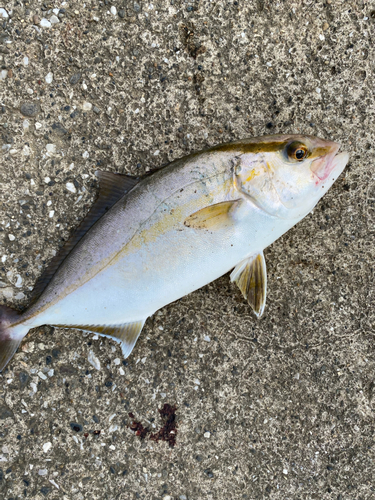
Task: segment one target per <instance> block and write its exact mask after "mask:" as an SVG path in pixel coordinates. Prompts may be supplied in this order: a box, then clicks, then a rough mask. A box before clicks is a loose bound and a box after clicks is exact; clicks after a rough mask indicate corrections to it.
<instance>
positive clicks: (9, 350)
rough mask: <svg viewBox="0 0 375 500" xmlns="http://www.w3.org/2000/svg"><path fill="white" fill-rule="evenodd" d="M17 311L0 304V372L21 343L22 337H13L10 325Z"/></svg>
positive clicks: (17, 315)
mask: <svg viewBox="0 0 375 500" xmlns="http://www.w3.org/2000/svg"><path fill="white" fill-rule="evenodd" d="M18 319H19V313H18V312H17V311H15V310H14V309H11V308H10V307H7V306H0V372H2V371H3V369H4V368H5V367H6V365H7V364H8V362H9V361H10V359H11V358H12V357H13V355H14V353H15V352H16V351H17V348H18V346H19V345H20V343H21V340H22V337H21V338H20V337H19V336H17V337H15V338H14V337H13V335H12V328H11V327H12V325H13V324H14V323H16V322H17V320H18Z"/></svg>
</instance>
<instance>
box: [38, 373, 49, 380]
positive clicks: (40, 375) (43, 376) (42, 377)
mask: <svg viewBox="0 0 375 500" xmlns="http://www.w3.org/2000/svg"><path fill="white" fill-rule="evenodd" d="M38 377H40V378H41V379H42V380H47V377H46V376H45V375H44V373H42V372H38Z"/></svg>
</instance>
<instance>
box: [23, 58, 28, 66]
mask: <svg viewBox="0 0 375 500" xmlns="http://www.w3.org/2000/svg"><path fill="white" fill-rule="evenodd" d="M23 64H24V66H27V65H28V64H29V58H28V57H27V56H25V57H24V58H23Z"/></svg>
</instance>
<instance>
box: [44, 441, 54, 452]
mask: <svg viewBox="0 0 375 500" xmlns="http://www.w3.org/2000/svg"><path fill="white" fill-rule="evenodd" d="M51 448H52V443H51V442H48V443H44V445H43V451H44V453H47V451H49V450H50V449H51Z"/></svg>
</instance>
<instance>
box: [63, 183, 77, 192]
mask: <svg viewBox="0 0 375 500" xmlns="http://www.w3.org/2000/svg"><path fill="white" fill-rule="evenodd" d="M65 186H66V189H67V190H68V191H70V192H71V193H76V192H77V190H76V187H75V185H74V184H73V182H67V183H66V184H65Z"/></svg>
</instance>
